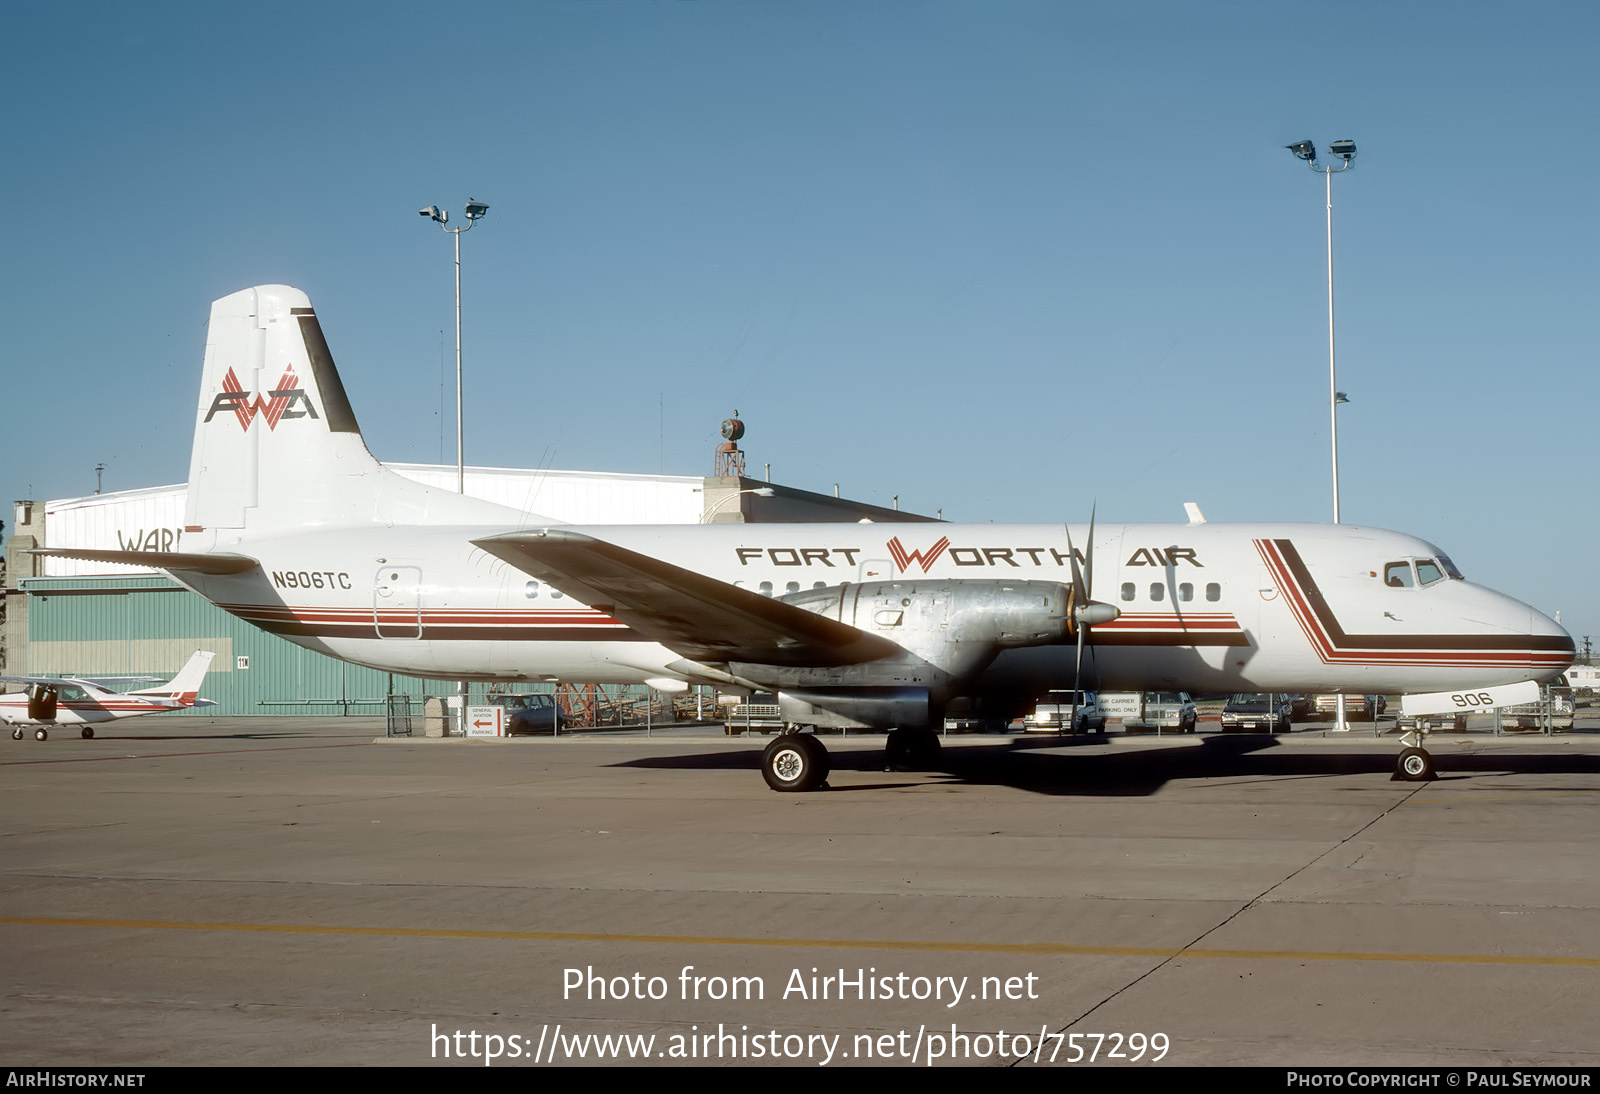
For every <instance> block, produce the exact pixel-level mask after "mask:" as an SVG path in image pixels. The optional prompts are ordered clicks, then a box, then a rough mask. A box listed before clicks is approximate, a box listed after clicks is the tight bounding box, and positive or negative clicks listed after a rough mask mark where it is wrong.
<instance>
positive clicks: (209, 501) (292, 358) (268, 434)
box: [184, 285, 514, 553]
mask: <svg viewBox="0 0 1600 1094" xmlns="http://www.w3.org/2000/svg"><path fill="white" fill-rule="evenodd" d="M513 516H514V514H513ZM506 520H507V510H506V509H504V508H503V507H501V506H498V505H494V504H492V503H489V502H482V501H478V500H476V499H472V498H467V497H464V496H462V495H460V494H456V493H453V492H449V491H444V490H438V489H434V488H431V487H426V486H423V485H421V484H419V483H416V482H414V481H412V480H410V479H406V478H403V477H402V476H400V475H397V474H396V473H394V472H393V471H390V470H389V469H387V468H385V467H384V466H383V465H382V464H380V463H379V462H378V461H377V460H376V459H374V458H373V456H372V453H371V452H369V451H368V450H367V446H366V442H365V441H364V440H362V437H361V427H360V426H359V425H358V424H357V423H356V416H355V412H354V411H353V410H351V408H350V400H349V397H348V396H347V395H346V394H345V389H344V383H343V382H342V381H341V380H340V378H339V371H338V369H337V368H335V367H334V363H333V354H332V353H331V352H330V351H329V349H328V342H327V339H326V338H325V337H324V336H323V333H322V325H321V324H320V323H319V322H318V320H317V314H316V311H315V310H314V309H313V308H312V307H311V299H310V297H308V296H307V295H306V294H305V293H304V292H301V291H300V290H299V289H295V288H290V287H289V286H287V285H258V286H256V287H255V288H251V289H244V290H241V291H240V292H236V293H233V294H232V295H230V296H225V297H223V298H222V299H220V300H218V301H216V302H215V303H213V304H212V305H211V322H210V326H209V328H208V331H207V335H206V355H205V367H204V370H203V372H202V375H201V381H200V399H199V404H198V407H197V410H196V415H195V433H194V450H193V454H192V455H191V457H190V462H189V494H188V509H187V513H186V516H185V520H184V524H185V529H184V531H185V533H186V535H188V536H191V537H196V538H191V539H187V540H186V543H187V544H188V545H189V546H190V547H191V548H198V549H199V550H200V551H201V552H202V553H211V552H215V551H217V550H219V549H223V548H225V546H226V545H227V544H228V543H230V542H232V543H238V542H239V541H240V540H242V539H244V538H246V537H247V536H248V535H252V534H260V533H265V534H271V533H273V532H278V531H283V530H286V529H289V528H295V527H304V526H306V525H319V524H320V525H329V524H349V523H365V522H372V521H385V522H390V523H469V524H470V523H480V522H483V523H498V522H504V521H506Z"/></svg>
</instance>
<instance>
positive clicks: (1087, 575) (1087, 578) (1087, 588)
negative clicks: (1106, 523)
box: [1074, 502, 1100, 604]
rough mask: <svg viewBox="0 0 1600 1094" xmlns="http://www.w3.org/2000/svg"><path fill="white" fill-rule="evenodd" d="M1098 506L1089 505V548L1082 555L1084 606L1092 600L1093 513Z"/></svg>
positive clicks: (1093, 503) (1096, 504)
mask: <svg viewBox="0 0 1600 1094" xmlns="http://www.w3.org/2000/svg"><path fill="white" fill-rule="evenodd" d="M1099 504H1100V503H1099V502H1090V503H1089V548H1088V550H1086V551H1084V553H1083V597H1084V603H1085V604H1087V603H1088V601H1090V600H1092V599H1093V598H1094V511H1095V510H1096V509H1097V508H1099ZM1074 557H1076V556H1074Z"/></svg>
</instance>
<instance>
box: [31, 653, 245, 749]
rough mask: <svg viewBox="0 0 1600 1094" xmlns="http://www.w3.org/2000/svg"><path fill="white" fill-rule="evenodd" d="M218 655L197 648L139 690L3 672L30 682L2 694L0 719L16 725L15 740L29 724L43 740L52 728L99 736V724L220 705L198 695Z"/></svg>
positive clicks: (36, 737) (101, 681)
mask: <svg viewBox="0 0 1600 1094" xmlns="http://www.w3.org/2000/svg"><path fill="white" fill-rule="evenodd" d="M212 656H213V655H212V654H211V652H210V651H209V650H196V651H195V653H194V656H193V657H191V658H189V661H188V663H187V664H186V665H184V666H183V668H182V669H180V670H179V671H178V675H176V676H174V677H173V678H172V679H171V680H169V681H168V682H167V683H165V684H159V685H157V686H156V687H153V688H141V689H140V690H138V691H112V690H111V689H110V688H109V687H107V684H109V683H111V682H112V681H110V680H80V679H77V678H74V677H57V676H0V683H6V684H25V685H27V687H26V688H25V689H24V690H22V691H10V692H6V693H5V694H3V695H0V722H5V723H7V724H8V725H10V726H12V730H11V739H12V740H13V741H20V740H22V735H23V733H24V732H25V731H26V728H32V730H33V736H34V738H35V739H36V740H40V741H43V740H45V739H47V738H48V737H49V736H50V730H51V728H52V727H58V726H81V727H83V728H82V735H83V736H85V737H93V736H94V726H95V725H97V724H99V723H100V722H112V721H115V720H117V719H118V718H137V717H138V716H139V715H141V714H171V713H172V712H173V711H175V710H188V709H189V708H190V707H212V706H216V704H215V703H213V702H212V701H211V700H209V699H200V698H197V696H198V695H199V694H200V681H202V680H204V679H205V677H206V670H207V669H208V668H210V667H211V658H212ZM143 679H146V680H149V679H152V677H148V676H147V677H143Z"/></svg>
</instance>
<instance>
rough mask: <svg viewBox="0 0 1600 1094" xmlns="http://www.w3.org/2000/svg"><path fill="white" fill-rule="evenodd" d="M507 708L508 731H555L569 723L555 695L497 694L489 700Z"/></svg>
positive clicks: (514, 734)
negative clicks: (557, 703)
mask: <svg viewBox="0 0 1600 1094" xmlns="http://www.w3.org/2000/svg"><path fill="white" fill-rule="evenodd" d="M489 701H490V702H491V703H492V704H494V705H495V706H501V707H505V708H506V733H507V734H508V735H509V736H516V735H518V734H530V733H555V732H558V731H559V730H561V729H562V728H563V727H565V725H566V724H567V720H566V715H564V714H562V713H561V708H560V707H559V706H557V705H556V697H555V696H554V695H545V694H538V695H496V696H494V697H492V698H491V699H490V700H489Z"/></svg>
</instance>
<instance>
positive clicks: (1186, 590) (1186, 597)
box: [1178, 581, 1194, 603]
mask: <svg viewBox="0 0 1600 1094" xmlns="http://www.w3.org/2000/svg"><path fill="white" fill-rule="evenodd" d="M1178 599H1179V600H1182V601H1184V602H1185V603H1187V602H1188V601H1191V600H1193V599H1194V586H1193V585H1191V584H1189V582H1187V581H1185V582H1184V583H1183V584H1182V585H1179V586H1178Z"/></svg>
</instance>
